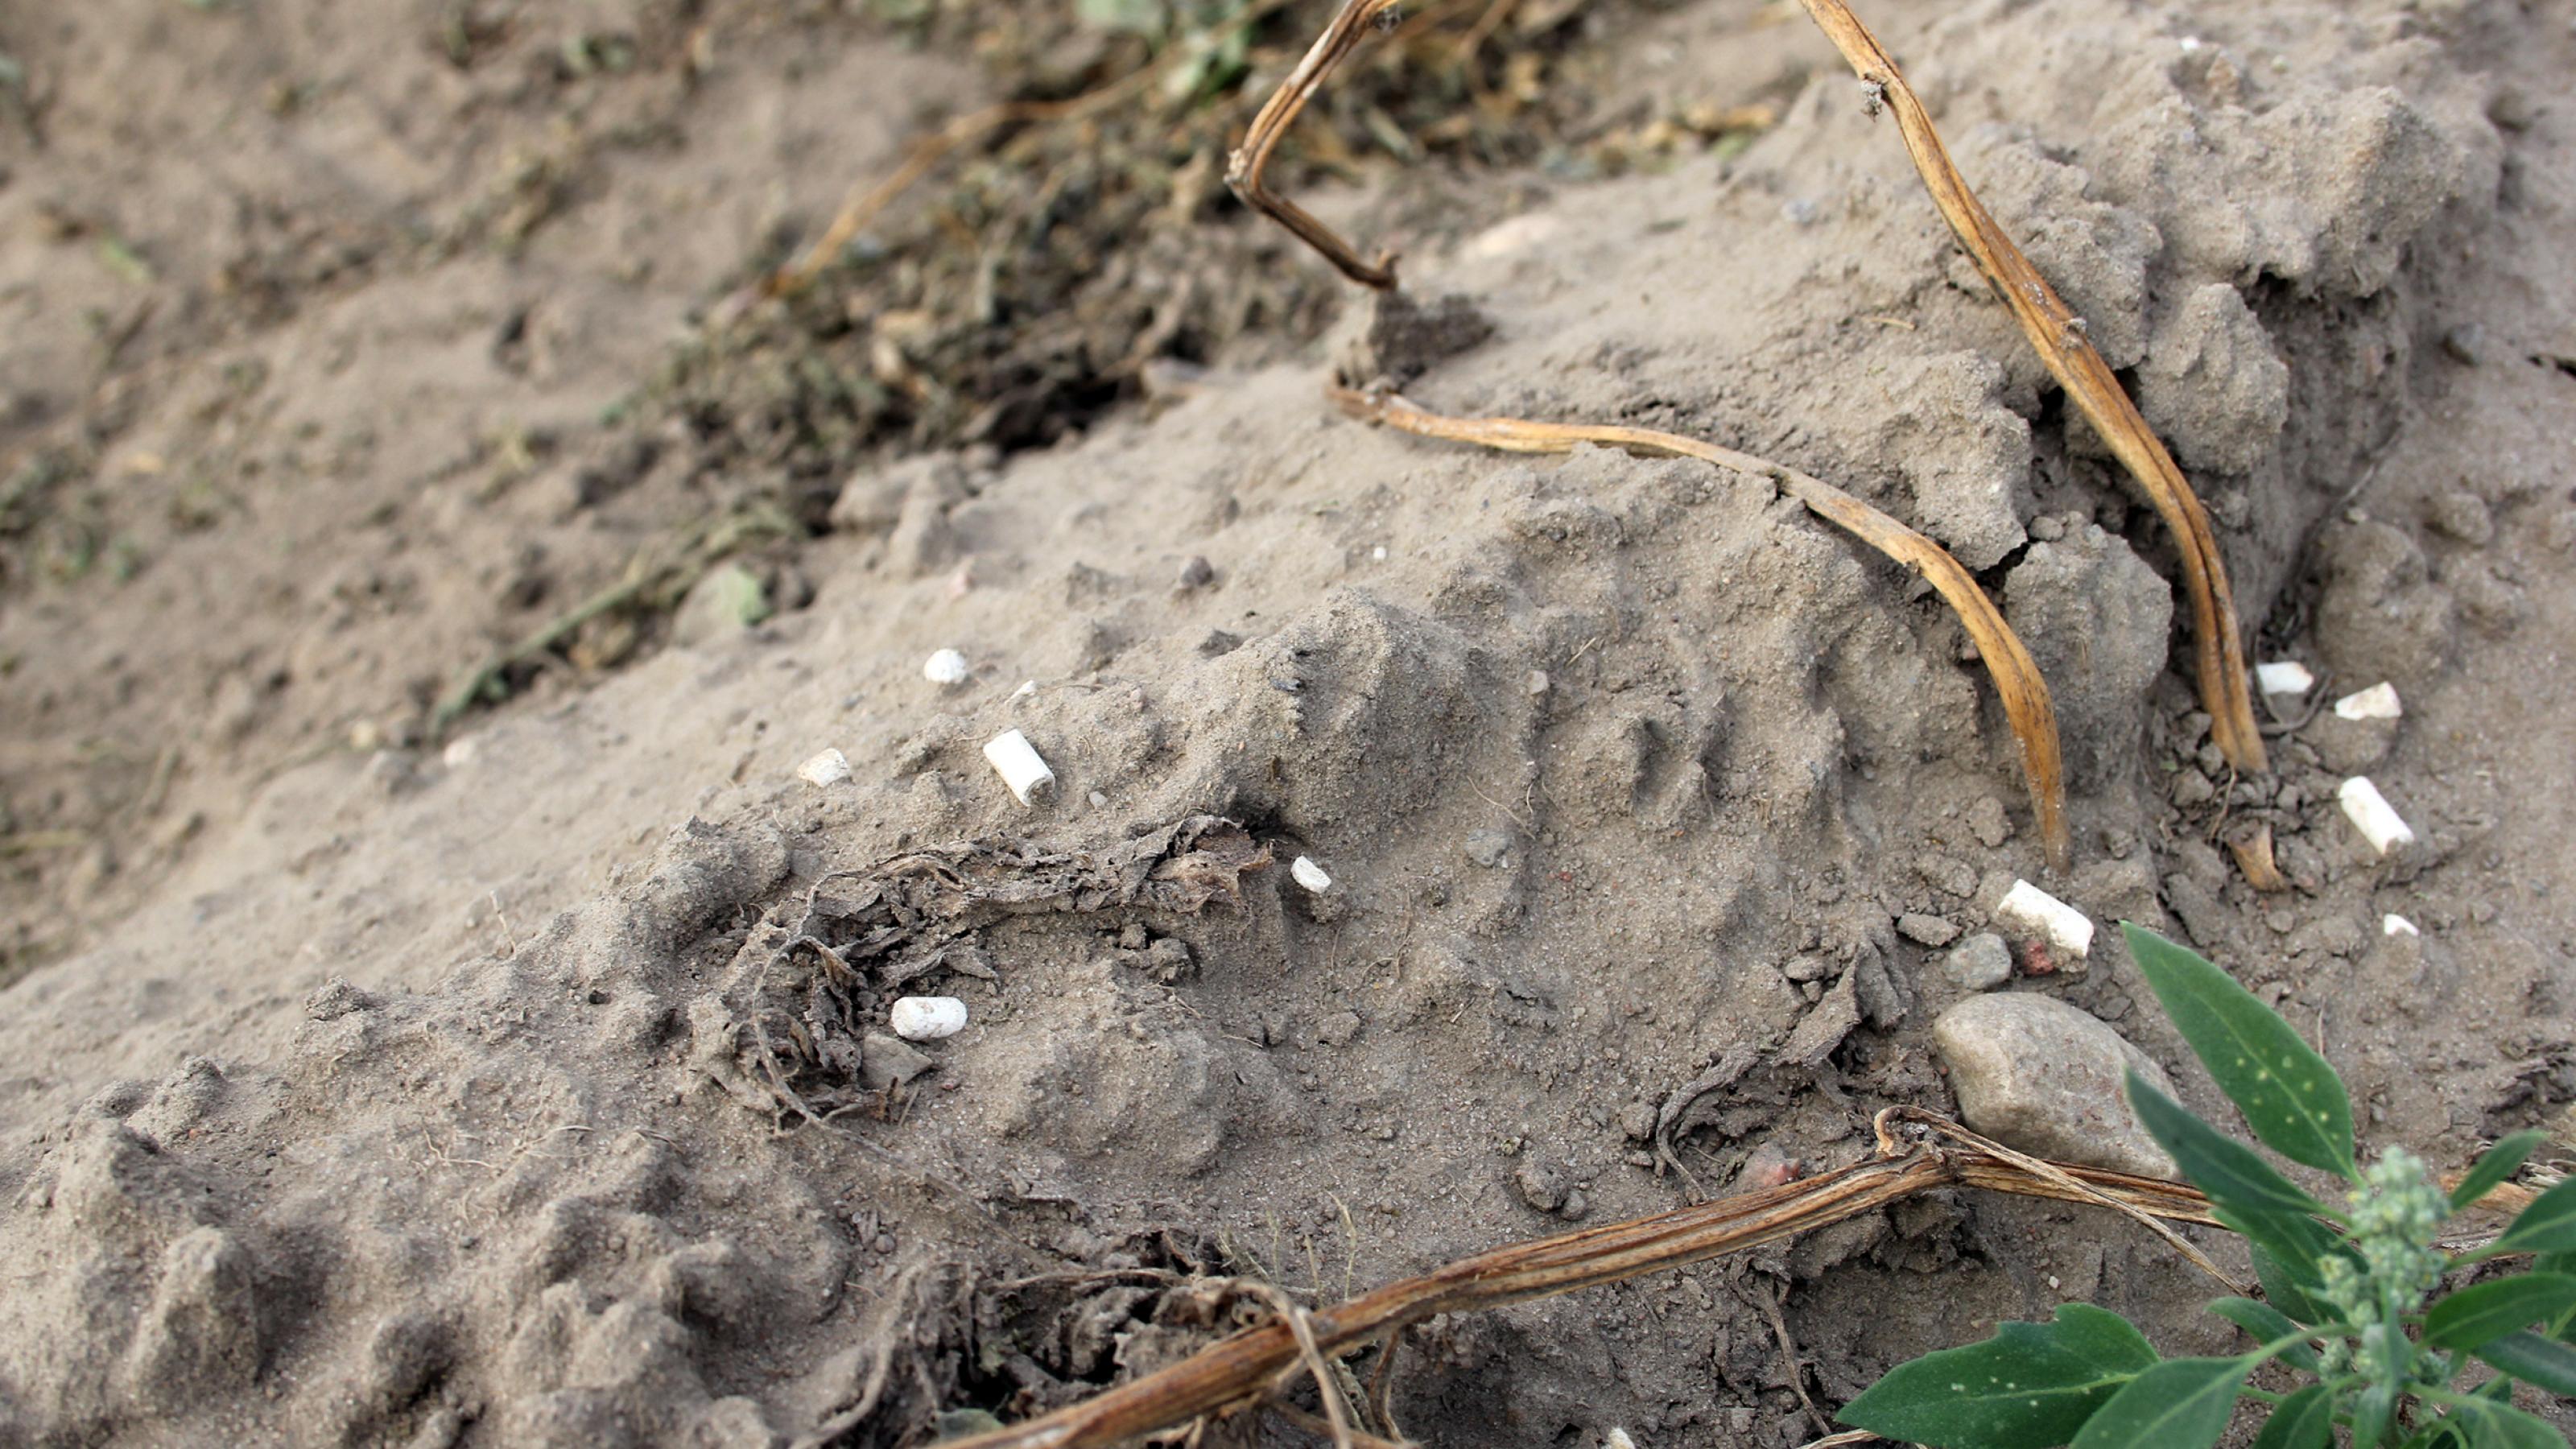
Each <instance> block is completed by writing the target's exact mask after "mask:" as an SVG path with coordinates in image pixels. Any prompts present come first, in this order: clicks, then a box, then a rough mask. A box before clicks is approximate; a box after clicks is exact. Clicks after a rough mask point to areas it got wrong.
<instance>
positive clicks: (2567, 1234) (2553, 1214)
mask: <svg viewBox="0 0 2576 1449" xmlns="http://www.w3.org/2000/svg"><path fill="white" fill-rule="evenodd" d="M2571 1251H2576V1177H2571V1178H2568V1179H2567V1180H2566V1181H2564V1182H2561V1183H2560V1184H2558V1185H2557V1186H2556V1187H2553V1188H2551V1189H2550V1190H2549V1191H2547V1192H2544V1193H2542V1194H2541V1195H2540V1196H2539V1197H2538V1198H2537V1199H2535V1200H2533V1202H2532V1204H2531V1206H2529V1207H2527V1208H2524V1209H2523V1210H2522V1215H2521V1216H2519V1217H2517V1218H2515V1219H2514V1220H2513V1226H2512V1227H2509V1228H2507V1229H2505V1230H2504V1236H2503V1237H2501V1238H2498V1239H2496V1240H2495V1243H2494V1245H2493V1246H2491V1247H2489V1248H2488V1249H2487V1252H2488V1253H2490V1254H2493V1253H2565V1252H2571Z"/></svg>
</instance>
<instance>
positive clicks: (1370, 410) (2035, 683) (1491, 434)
mask: <svg viewBox="0 0 2576 1449" xmlns="http://www.w3.org/2000/svg"><path fill="white" fill-rule="evenodd" d="M1324 391H1325V394H1326V395H1327V396H1329V397H1330V398H1332V400H1333V401H1334V402H1336V403H1338V404H1340V405H1341V408H1342V410H1343V411H1344V412H1347V413H1349V414H1351V415H1352V416H1353V417H1357V418H1363V419H1366V420H1367V421H1369V422H1373V423H1384V424H1386V425H1387V426H1388V427H1392V428H1401V429H1403V430H1404V431H1406V432H1408V433H1419V434H1421V435H1422V436H1424V437H1426V438H1444V439H1447V440H1449V441H1452V442H1460V443H1476V444H1480V445H1482V446H1484V447H1488V448H1500V449H1503V450H1504V451H1506V452H1513V453H1567V452H1572V451H1573V450H1574V447H1575V445H1576V444H1578V443H1598V444H1601V445H1603V446H1606V447H1613V448H1619V449H1623V450H1625V451H1627V452H1630V453H1638V454H1644V455H1647V456H1656V457H1683V458H1697V459H1700V460H1701V461H1703V462H1708V463H1714V464H1716V465H1717V466H1719V467H1721V468H1732V469H1734V470H1736V471H1738V472H1742V473H1751V474H1754V475H1756V476H1758V477H1763V478H1768V479H1770V480H1771V481H1772V482H1773V483H1774V484H1776V485H1778V486H1779V488H1780V489H1781V491H1783V492H1785V493H1787V494H1788V495H1789V496H1790V497H1792V498H1795V499H1797V500H1798V501H1799V502H1800V503H1803V504H1805V505H1806V506H1807V510H1808V511H1809V512H1811V513H1813V514H1815V515H1816V516H1817V517H1819V518H1822V519H1824V520H1825V521H1826V522H1828V523H1832V524H1834V525H1836V526H1837V527H1840V528H1843V529H1845V530H1847V531H1849V532H1850V533H1852V534H1853V535H1855V536H1857V537H1858V538H1859V539H1860V540H1861V542H1863V543H1866V544H1868V545H1869V546H1870V547H1872V548H1874V549H1877V550H1878V551H1879V552H1880V553H1883V554H1885V555H1887V556H1888V557H1889V558H1891V559H1894V560H1895V561H1896V562H1898V563H1900V564H1903V565H1905V566H1906V567H1907V568H1910V569H1912V570H1914V571H1915V572H1916V573H1919V574H1921V575H1922V576H1923V577H1924V578H1925V579H1926V580H1927V581H1929V582H1930V583H1931V585H1932V587H1933V588H1934V589H1936V590H1938V591H1940V594H1941V597H1942V598H1944V599H1946V600H1948V601H1949V604H1950V607H1951V608H1953V609H1955V610H1957V611H1958V614H1959V622H1960V623H1962V624H1965V625H1966V626H1967V629H1968V637H1969V638H1971V639H1973V640H1975V641H1976V644H1977V653H1978V656H1979V657H1980V658H1982V659H1984V660H1985V664H1986V673H1987V675H1988V676H1989V677H1990V678H1992V679H1993V680H1994V682H1995V693H1996V695H1997V696H1998V697H2000V698H2001V699H2002V701H2003V706H2004V717H2005V718H2006V719H2008V720H2010V721H2011V722H2012V731H2013V737H2014V738H2015V739H2017V740H2019V741H2020V742H2021V762H2022V772H2023V774H2024V776H2025V777H2026V778H2027V779H2028V781H2029V784H2030V800H2031V813H2032V814H2033V815H2034V816H2035V817H2037V821H2038V825H2039V834H2040V839H2041V840H2042V841H2043V842H2045V843H2046V845H2047V847H2048V859H2049V863H2050V864H2051V865H2054V866H2055V867H2057V868H2058V869H2059V870H2064V869H2066V868H2067V865H2068V862H2069V859H2070V858H2071V855H2072V848H2071V845H2070V843H2069V838H2068V832H2067V827H2066V781H2065V773H2064V768H2063V765H2062V763H2061V759H2060V756H2059V752H2058V738H2057V710H2056V708H2055V706H2053V705H2052V704H2050V703H2049V697H2048V681H2047V680H2045V679H2043V678H2041V677H2040V673H2039V666H2038V665H2037V664H2035V663H2033V662H2032V661H2031V657H2030V651H2029V650H2027V649H2025V648H2023V647H2022V643H2021V638H2020V636H2018V635H2016V634H2014V633H2013V631H2012V626H2011V625H2009V624H2007V623H2005V622H2004V616H2003V615H2002V614H2001V613H2000V612H1998V611H1997V610H1996V608H1995V606H1994V601H1993V600H1991V599H1988V598H1987V597H1986V591H1985V590H1983V589H1981V588H1978V587H1977V581H1976V579H1975V578H1974V577H1972V576H1971V575H1970V574H1969V573H1968V570H1967V569H1966V568H1965V567H1964V566H1962V565H1961V564H1960V562H1959V561H1958V560H1957V559H1955V558H1953V557H1951V556H1950V551H1949V550H1948V549H1945V548H1943V547H1941V545H1939V544H1937V543H1934V542H1933V541H1932V540H1931V539H1928V538H1926V537H1924V536H1923V535H1922V534H1919V533H1916V532H1915V531H1914V530H1913V529H1910V528H1908V527H1906V526H1905V525H1904V524H1902V523H1899V522H1897V521H1896V520H1895V519H1893V518H1890V517H1888V516H1887V515H1886V514H1884V513H1882V512H1880V511H1879V510H1877V509H1876V508H1873V507H1871V506H1870V505H1869V504H1867V503H1864V502H1862V501H1861V500H1860V499H1857V498H1854V497H1853V496H1852V495H1850V494H1848V493H1845V492H1844V491H1843V490H1841V489H1839V488H1836V487H1835V486H1833V485H1832V484H1830V483H1827V482H1825V481H1824V480H1823V479H1821V478H1816V477H1813V476H1810V475H1808V474H1805V473H1801V472H1799V471H1798V470H1796V469H1794V468H1784V467H1782V466H1781V465H1779V464H1777V463H1774V462H1770V461H1769V460H1767V459H1763V458H1757V457H1754V456H1753V455H1752V454H1750V453H1739V452H1736V451H1735V450H1733V449H1731V448H1721V447H1718V446H1717V445H1716V444H1714V443H1703V442H1701V441H1699V440H1698V439H1696V438H1686V437H1683V436H1681V435H1680V434H1678V433H1666V432H1658V431H1656V430H1654V429H1652V428H1631V427H1622V426H1619V425H1616V424H1606V423H1605V424H1585V423H1534V422H1527V421H1524V420H1522V419H1520V418H1453V417H1445V416H1442V415H1441V414H1439V413H1433V412H1426V411H1425V410H1423V409H1422V408H1419V407H1416V406H1415V405H1414V404H1412V403H1410V402H1407V401H1406V400H1405V399H1403V398H1401V397H1398V396H1395V395H1394V394H1392V393H1384V392H1360V391H1354V390H1353V389H1350V388H1346V387H1339V386H1334V385H1329V384H1328V385H1327V386H1326V387H1325V389H1324Z"/></svg>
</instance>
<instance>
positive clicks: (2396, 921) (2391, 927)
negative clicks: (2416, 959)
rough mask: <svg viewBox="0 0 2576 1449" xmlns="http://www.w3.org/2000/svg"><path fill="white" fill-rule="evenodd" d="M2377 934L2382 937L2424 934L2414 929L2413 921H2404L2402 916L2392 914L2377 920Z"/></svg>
mask: <svg viewBox="0 0 2576 1449" xmlns="http://www.w3.org/2000/svg"><path fill="white" fill-rule="evenodd" d="M2379 934H2381V935H2383V936H2420V935H2423V934H2424V933H2423V932H2421V931H2419V930H2416V929H2415V923H2414V922H2413V921H2410V920H2408V919H2406V918H2405V917H2404V916H2400V915H2396V914H2393V913H2392V914H2389V915H2385V916H2382V917H2380V918H2379Z"/></svg>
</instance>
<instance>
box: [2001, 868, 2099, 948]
mask: <svg viewBox="0 0 2576 1449" xmlns="http://www.w3.org/2000/svg"><path fill="white" fill-rule="evenodd" d="M1995 919H1996V920H1997V921H1998V922H2000V923H2002V924H2004V925H2007V926H2014V927H2018V928H2019V929H2021V930H2024V931H2027V932H2030V933H2031V934H2033V935H2036V936H2038V937H2039V938H2040V939H2042V940H2044V941H2046V942H2048V944H2049V945H2051V946H2054V947H2056V948H2057V949H2058V950H2060V951H2063V952H2065V953H2066V954H2068V955H2070V956H2086V955H2090V954H2091V953H2092V950H2093V920H2092V918H2091V917H2090V916H2087V915H2085V914H2084V913H2083V912H2082V911H2079V910H2077V909H2075V908H2074V907H2073V906H2070V905H2068V904H2067V903H2066V902H2064V901H2061V900H2059V899H2058V898H2057V897H2055V896H2053V895H2050V894H2049V893H2048V892H2046V891H2044V890H2041V889H2040V888H2039V887H2037V886H2035V885H2032V884H2031V883H2030V882H2029V881H2026V880H2016V881H2014V882H2013V884H2012V889H2011V890H2008V891H2006V892H2004V898H2003V899H2002V900H2000V901H1998V902H1996V903H1995Z"/></svg>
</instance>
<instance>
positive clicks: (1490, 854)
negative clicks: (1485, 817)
mask: <svg viewBox="0 0 2576 1449" xmlns="http://www.w3.org/2000/svg"><path fill="white" fill-rule="evenodd" d="M1464 849H1465V850H1466V852H1467V858H1468V859H1469V860H1472V861H1474V862H1475V863H1476V864H1478V865H1481V866H1483V867H1485V868H1486V869H1487V870H1500V869H1502V868H1503V867H1504V866H1507V865H1509V864H1511V863H1512V833H1511V832H1510V831H1508V830H1477V831H1471V832H1470V833H1469V834H1468V836H1467V839H1466V842H1465V844H1464Z"/></svg>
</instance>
